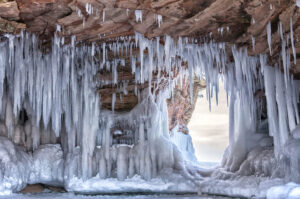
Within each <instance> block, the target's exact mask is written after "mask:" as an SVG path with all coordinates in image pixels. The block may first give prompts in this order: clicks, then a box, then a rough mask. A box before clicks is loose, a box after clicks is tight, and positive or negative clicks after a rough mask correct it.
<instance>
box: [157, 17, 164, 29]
mask: <svg viewBox="0 0 300 199" xmlns="http://www.w3.org/2000/svg"><path fill="white" fill-rule="evenodd" d="M162 20H163V19H162V16H161V15H157V23H158V27H159V28H160V24H161V23H162Z"/></svg>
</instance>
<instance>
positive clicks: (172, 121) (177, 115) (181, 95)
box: [168, 79, 205, 133]
mask: <svg viewBox="0 0 300 199" xmlns="http://www.w3.org/2000/svg"><path fill="white" fill-rule="evenodd" d="M204 88H205V81H199V80H194V88H193V103H191V100H190V99H191V98H190V97H191V96H190V83H189V80H188V79H185V80H184V81H183V83H182V86H180V85H177V86H176V88H175V89H174V95H173V98H171V99H169V100H168V115H169V129H170V130H171V129H173V128H174V127H175V126H176V125H177V124H179V125H183V126H186V125H187V124H188V123H189V121H190V119H191V117H192V114H193V111H194V109H195V106H196V102H197V99H198V92H199V91H200V90H201V89H204ZM180 130H181V131H182V132H184V133H188V132H186V131H184V129H180Z"/></svg>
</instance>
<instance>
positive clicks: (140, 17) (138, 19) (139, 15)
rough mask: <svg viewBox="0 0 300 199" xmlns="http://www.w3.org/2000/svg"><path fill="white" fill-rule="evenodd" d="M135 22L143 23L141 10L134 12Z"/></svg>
mask: <svg viewBox="0 0 300 199" xmlns="http://www.w3.org/2000/svg"><path fill="white" fill-rule="evenodd" d="M135 20H136V22H139V21H140V22H141V23H142V22H143V13H142V11H141V10H136V11H135Z"/></svg>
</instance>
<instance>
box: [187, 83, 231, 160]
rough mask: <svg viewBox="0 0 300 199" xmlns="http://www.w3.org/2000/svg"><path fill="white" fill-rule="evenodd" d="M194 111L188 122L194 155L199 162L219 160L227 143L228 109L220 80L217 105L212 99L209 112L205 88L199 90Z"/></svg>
mask: <svg viewBox="0 0 300 199" xmlns="http://www.w3.org/2000/svg"><path fill="white" fill-rule="evenodd" d="M201 94H202V95H203V97H202V98H198V100H197V103H196V107H195V111H194V113H193V115H192V118H191V121H190V123H189V124H188V127H189V130H190V135H191V136H192V139H193V144H194V148H195V153H196V157H197V158H198V160H199V161H200V162H220V161H221V160H222V156H223V153H224V150H225V149H226V147H227V145H228V134H229V133H228V127H229V109H228V107H227V102H226V92H225V90H224V85H223V83H221V82H220V91H219V105H218V106H217V105H216V99H215V97H214V98H213V99H212V106H211V112H210V111H209V103H208V101H207V100H206V90H205V89H204V90H202V91H200V92H199V95H201Z"/></svg>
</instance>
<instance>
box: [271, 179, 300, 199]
mask: <svg viewBox="0 0 300 199" xmlns="http://www.w3.org/2000/svg"><path fill="white" fill-rule="evenodd" d="M281 198H285V199H297V198H300V185H298V184H295V183H288V184H286V185H281V186H274V187H272V188H270V189H269V190H268V192H267V199H281Z"/></svg>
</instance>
